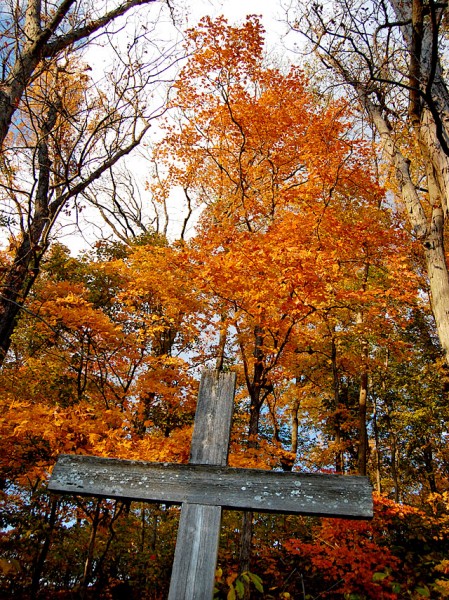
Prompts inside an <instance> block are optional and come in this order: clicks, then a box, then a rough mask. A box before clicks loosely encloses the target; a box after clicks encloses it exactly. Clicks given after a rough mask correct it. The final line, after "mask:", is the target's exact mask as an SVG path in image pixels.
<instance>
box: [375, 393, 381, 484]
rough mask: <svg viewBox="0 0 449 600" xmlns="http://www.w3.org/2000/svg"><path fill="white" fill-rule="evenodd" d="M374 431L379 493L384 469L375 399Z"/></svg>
mask: <svg viewBox="0 0 449 600" xmlns="http://www.w3.org/2000/svg"><path fill="white" fill-rule="evenodd" d="M373 431H374V456H375V466H374V468H375V470H376V491H377V493H378V494H381V493H382V471H381V464H380V446H379V428H378V426H377V406H376V400H375V399H374V406H373Z"/></svg>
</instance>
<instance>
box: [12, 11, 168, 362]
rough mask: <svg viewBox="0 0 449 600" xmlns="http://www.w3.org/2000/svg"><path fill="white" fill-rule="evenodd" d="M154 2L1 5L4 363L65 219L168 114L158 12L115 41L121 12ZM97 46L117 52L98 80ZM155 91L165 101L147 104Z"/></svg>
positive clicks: (165, 54)
mask: <svg viewBox="0 0 449 600" xmlns="http://www.w3.org/2000/svg"><path fill="white" fill-rule="evenodd" d="M147 4H151V2H148V1H146V0H145V1H143V0H132V1H130V2H124V3H119V4H117V5H116V6H114V7H112V8H111V10H109V11H107V12H105V13H104V14H101V11H97V10H96V9H95V8H94V7H93V6H90V5H89V3H87V2H75V1H73V0H69V1H66V2H60V3H50V4H48V3H47V4H45V6H43V5H41V2H40V1H39V0H30V1H29V2H27V3H23V4H15V3H13V2H10V3H4V4H3V7H2V11H3V13H2V19H1V27H2V34H3V40H4V43H3V44H2V49H1V53H2V64H3V70H2V76H3V82H2V86H1V91H0V104H1V106H2V109H1V111H0V113H1V118H0V121H1V122H0V140H1V145H2V158H1V165H0V168H1V173H0V189H1V194H2V204H3V207H4V208H2V213H1V216H2V219H1V224H2V226H5V227H7V228H8V231H9V237H10V247H11V248H10V249H11V253H10V254H9V262H7V263H6V264H4V266H3V269H2V280H1V292H0V362H3V360H4V358H5V356H6V353H7V351H8V348H9V345H10V339H11V334H12V332H13V330H14V328H15V326H16V323H17V317H18V315H19V312H20V309H21V307H22V306H23V304H24V302H25V300H26V298H27V295H28V294H29V291H30V289H31V287H32V286H33V284H34V281H35V279H36V276H37V274H38V272H39V268H40V263H41V260H42V257H43V256H44V255H45V252H46V250H47V249H48V245H49V242H50V240H51V235H52V234H53V232H54V230H55V226H56V225H57V223H59V222H60V220H61V216H62V215H64V216H65V217H67V216H68V215H70V213H71V212H73V211H76V210H77V209H78V205H79V201H80V199H81V198H82V195H83V194H85V193H87V191H88V188H89V186H90V185H92V183H94V182H96V181H97V180H98V179H99V178H100V177H101V176H102V175H103V173H108V172H109V171H110V170H111V168H112V167H113V166H114V165H115V164H116V163H117V162H118V161H119V160H120V159H121V158H123V157H124V156H126V155H127V154H129V153H130V152H131V151H132V150H133V149H134V148H136V146H138V145H139V143H140V142H141V140H142V139H143V136H144V135H145V133H146V132H147V130H148V128H149V127H150V122H151V120H152V119H154V118H155V117H156V116H157V115H158V114H160V112H161V111H163V105H164V94H163V90H162V88H161V86H162V82H163V80H164V79H169V77H168V76H167V77H165V75H164V72H165V70H166V69H167V68H168V67H169V65H170V64H171V61H172V59H173V56H174V55H173V47H172V45H169V47H168V48H167V47H166V46H164V45H162V44H161V46H160V48H157V46H156V45H155V44H152V39H151V38H152V35H153V34H154V28H155V25H156V24H157V21H158V19H159V12H156V13H152V12H148V8H146V10H147V16H146V17H144V18H142V19H141V22H140V23H139V25H134V26H133V25H132V24H131V25H130V26H129V27H128V28H127V29H126V31H127V32H128V36H127V39H126V42H125V41H123V42H122V41H119V39H118V38H117V44H115V41H114V40H115V39H116V38H115V37H114V35H113V32H114V31H115V30H116V31H119V30H120V26H119V23H118V19H119V18H120V17H123V16H124V15H127V14H131V11H132V10H135V9H137V7H138V6H139V5H147ZM142 15H143V13H142ZM116 21H117V25H116V24H115V23H116ZM133 27H134V29H133ZM121 35H122V39H123V36H124V35H125V33H124V32H122V34H121ZM94 43H95V44H97V45H98V48H100V49H101V47H102V45H103V46H104V45H105V44H106V45H107V46H108V47H110V48H111V49H112V50H113V52H114V53H115V57H116V58H115V60H114V64H113V66H112V68H111V70H110V71H108V72H106V73H104V76H103V79H102V81H101V82H100V83H99V82H98V77H92V75H93V69H92V67H91V66H90V65H89V64H88V62H87V61H88V60H89V59H88V58H87V52H88V50H89V49H90V48H92V46H93V44H94ZM122 45H125V46H126V48H125V49H124V50H123V51H122V50H121V48H120V46H122ZM151 48H153V51H152V52H151V51H150V50H151ZM155 48H156V50H154V49H155ZM157 88H161V89H160V93H159V92H158V93H157V94H156V90H157ZM150 90H151V93H153V94H154V98H156V97H157V95H159V102H156V101H155V100H153V101H152V102H151V101H150V100H149V98H148V96H149V94H150Z"/></svg>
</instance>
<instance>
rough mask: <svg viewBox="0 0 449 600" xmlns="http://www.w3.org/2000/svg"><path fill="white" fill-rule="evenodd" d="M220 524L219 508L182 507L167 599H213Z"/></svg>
mask: <svg viewBox="0 0 449 600" xmlns="http://www.w3.org/2000/svg"><path fill="white" fill-rule="evenodd" d="M220 525H221V507H220V506H202V505H199V504H183V505H182V511H181V518H180V521H179V529H178V538H177V540H176V550H175V558H174V561H173V571H172V578H171V581H170V593H169V595H168V600H181V599H182V600H187V599H188V600H210V599H211V598H212V597H213V591H214V584H215V568H216V562H217V554H218V542H219V540H220Z"/></svg>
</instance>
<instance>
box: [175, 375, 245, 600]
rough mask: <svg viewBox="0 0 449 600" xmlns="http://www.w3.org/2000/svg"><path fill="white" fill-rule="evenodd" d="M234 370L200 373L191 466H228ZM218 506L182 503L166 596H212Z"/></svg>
mask: <svg viewBox="0 0 449 600" xmlns="http://www.w3.org/2000/svg"><path fill="white" fill-rule="evenodd" d="M234 391H235V374H234V373H217V372H214V371H209V372H206V373H204V374H203V377H202V379H201V384H200V390H199V394H198V406H197V410H196V415H195V424H194V429H193V436H192V444H191V448H190V464H196V465H215V466H222V467H224V466H226V463H227V460H228V451H229V439H230V434H231V420H232V412H233V405H234ZM221 510H222V509H221V506H207V505H203V504H191V503H189V502H183V503H182V507H181V518H180V523H179V530H178V538H177V542H176V549H175V558H174V562H173V570H172V576H171V581H170V592H169V596H168V600H210V599H211V598H212V596H213V590H214V582H215V569H216V562H217V553H218V543H219V540H220V525H221Z"/></svg>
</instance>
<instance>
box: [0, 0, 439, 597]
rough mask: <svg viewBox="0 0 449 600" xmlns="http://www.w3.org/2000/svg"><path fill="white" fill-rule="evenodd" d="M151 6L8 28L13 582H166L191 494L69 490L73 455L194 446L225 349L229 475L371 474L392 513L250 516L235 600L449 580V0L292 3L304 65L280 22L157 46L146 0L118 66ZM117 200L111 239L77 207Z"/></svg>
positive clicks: (6, 452) (89, 585)
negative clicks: (108, 55)
mask: <svg viewBox="0 0 449 600" xmlns="http://www.w3.org/2000/svg"><path fill="white" fill-rule="evenodd" d="M146 4H148V5H151V4H152V2H141V1H139V2H135V1H134V2H124V3H122V4H117V5H116V6H115V8H111V9H110V12H107V13H105V14H103V15H100V14H98V12H96V11H95V10H94V8H93V6H90V5H89V6H88V3H87V2H82V1H81V0H80V1H79V2H74V1H72V2H70V1H68V2H61V3H55V5H54V6H52V7H50V5H49V4H48V5H45V6H46V9H45V11H44V9H43V8H42V7H41V5H40V3H39V2H38V1H37V0H36V1H34V0H29V2H28V3H24V4H23V5H22V4H18V5H17V7H15V5H14V6H13V3H10V4H8V5H7V6H8V7H9V9H10V10H11V11H12V12H11V13H10V20H9V21H8V20H5V21H4V22H3V21H2V25H1V26H2V27H3V35H4V39H5V43H4V46H3V50H2V51H1V52H3V55H2V56H3V61H4V62H3V64H4V65H5V66H4V73H3V84H2V85H3V87H1V88H0V102H3V103H6V104H5V105H8V106H9V110H10V113H11V115H10V117H9V118H6V117H5V116H4V117H2V118H4V129H5V136H4V138H3V146H2V154H1V162H0V190H1V194H2V205H1V207H0V219H1V222H0V225H1V227H2V228H3V230H4V231H5V232H7V234H8V243H7V245H5V247H4V248H3V249H2V251H1V254H0V277H1V279H0V286H1V292H0V341H1V353H0V359H1V370H0V390H1V395H0V399H1V401H0V431H1V436H0V445H1V448H0V494H1V495H0V498H1V513H0V517H1V529H0V548H1V555H0V595H1V596H2V597H5V598H9V597H11V598H15V597H17V598H30V599H31V598H33V599H35V598H46V599H47V598H48V599H51V598H149V599H154V600H159V599H162V598H165V597H167V593H168V586H169V579H170V570H171V564H172V560H173V552H174V543H175V539H176V531H177V524H178V519H179V509H178V508H176V507H169V506H166V505H164V504H160V505H150V504H144V503H137V502H133V503H131V504H130V503H127V502H123V501H120V500H105V499H98V498H81V497H76V496H66V497H62V496H56V495H50V494H49V493H48V491H47V484H48V479H49V476H50V474H51V471H52V468H53V466H54V464H55V462H56V460H57V457H58V456H59V455H60V454H86V455H96V456H103V457H115V458H126V459H134V460H145V461H151V462H173V463H186V462H187V461H188V460H189V451H190V439H191V434H192V425H193V419H194V414H195V408H196V398H197V392H198V384H199V378H200V374H201V372H202V371H203V369H205V368H211V369H217V370H222V371H233V372H235V373H236V376H237V392H236V396H235V408H234V417H233V425H232V436H231V451H230V456H229V465H230V466H233V467H240V468H257V469H271V470H273V469H275V470H278V471H297V472H314V473H335V474H340V475H348V474H357V475H363V476H367V477H368V478H369V480H370V482H371V485H372V487H373V490H374V505H375V515H374V518H373V520H372V521H357V522H356V521H347V520H344V519H325V518H321V519H319V518H312V517H308V516H300V517H298V516H295V517H292V516H288V517H287V516H275V515H266V514H264V515H262V514H254V515H252V519H251V521H250V527H249V529H248V518H246V521H245V518H243V520H242V514H241V513H237V512H232V511H226V512H225V513H224V516H223V523H222V533H221V540H220V551H219V556H218V564H217V575H216V594H215V598H217V599H220V598H227V599H232V598H237V597H238V598H248V597H252V598H276V599H284V600H286V599H288V598H291V599H292V598H301V599H304V600H306V599H312V598H320V597H322V598H335V599H337V598H347V599H351V600H358V599H373V600H374V599H378V598H385V599H392V600H393V599H400V598H413V599H419V598H426V597H427V598H440V597H447V596H449V563H448V560H447V553H448V549H449V539H448V535H449V496H448V492H449V483H448V477H449V472H448V470H449V454H448V450H447V444H446V438H447V436H448V431H449V429H448V426H449V406H448V391H449V379H448V362H447V360H448V359H447V357H448V348H449V345H448V342H447V339H449V338H446V335H447V333H446V319H447V315H448V314H449V312H448V310H447V298H449V297H448V296H446V293H449V292H446V290H449V276H448V272H447V266H446V254H445V249H444V242H445V238H446V220H447V197H446V196H447V193H446V183H445V180H446V176H447V173H448V172H449V169H446V161H447V160H448V156H449V153H448V152H447V151H446V148H447V147H446V146H445V144H446V142H445V139H446V126H447V111H446V104H445V102H446V92H447V90H446V86H445V78H444V73H445V72H444V58H445V54H444V49H445V46H444V42H445V36H446V20H447V15H446V7H445V6H443V5H440V4H435V3H434V2H433V0H431V1H430V3H429V4H426V5H424V4H423V3H422V2H420V0H413V2H402V3H396V2H395V1H393V0H391V2H389V3H387V4H385V3H380V2H379V3H377V2H373V3H369V5H367V4H365V3H363V2H359V1H358V0H357V1H355V0H354V2H352V3H351V4H350V5H349V4H348V3H346V2H343V0H336V1H335V2H333V3H330V4H326V5H325V6H324V5H323V6H322V5H320V4H319V3H318V4H314V6H313V7H312V9H311V10H310V11H309V12H308V13H307V14H303V12H304V11H303V7H302V5H300V3H297V5H296V3H292V7H291V11H290V12H289V13H288V14H286V15H285V19H286V22H289V23H290V28H291V33H292V35H294V36H299V35H305V37H306V38H307V39H308V41H309V43H310V44H311V46H310V49H309V50H310V54H308V55H307V59H304V60H303V62H302V63H301V65H298V64H286V62H285V61H280V60H279V61H276V60H273V59H272V58H269V57H267V54H266V50H265V32H264V29H263V27H262V25H261V22H260V19H259V18H258V17H256V16H249V17H247V19H246V20H245V21H244V22H243V23H242V24H240V25H235V24H232V23H230V22H228V21H227V20H226V19H225V18H224V17H220V18H217V19H212V18H208V17H206V18H204V19H203V20H202V21H201V22H200V23H199V24H198V26H196V27H195V28H193V29H189V30H187V31H185V32H184V41H183V45H182V47H181V46H179V45H176V46H175V45H170V44H169V45H165V46H163V45H158V43H159V42H157V41H156V38H155V39H152V37H151V36H152V34H153V32H154V31H156V29H155V28H156V25H157V21H158V19H161V18H162V17H161V14H162V13H160V12H158V11H155V12H151V11H152V10H153V8H154V7H153V6H146V7H145V10H146V12H143V13H142V14H145V15H146V21H145V23H140V24H139V27H138V26H137V25H133V27H134V29H133V31H132V32H131V33H130V36H131V37H130V38H129V39H131V42H129V43H128V45H126V50H125V51H124V54H123V53H122V50H121V49H120V48H119V44H118V43H117V45H116V46H115V50H116V53H117V57H118V62H117V63H116V65H121V67H120V69H119V68H118V67H116V68H115V70H112V71H111V73H110V74H109V76H108V77H106V78H105V79H104V80H102V81H100V82H98V81H96V80H95V77H94V73H92V72H91V68H90V66H89V64H88V63H87V62H86V60H85V56H83V55H82V52H81V49H82V48H81V46H83V45H86V46H88V45H89V44H91V43H93V42H92V39H93V38H92V35H93V36H94V38H95V36H96V35H97V33H98V35H100V33H101V35H102V36H105V38H106V39H107V40H108V43H111V44H113V45H114V43H115V42H114V40H115V39H118V38H115V37H114V36H115V35H116V33H114V32H113V28H112V24H113V23H114V21H115V19H118V18H119V17H120V16H121V15H124V14H126V13H127V11H128V10H133V9H135V8H136V7H137V6H138V5H146ZM5 6H6V5H5ZM14 7H15V9H16V12H14V11H13V8H14ZM166 8H167V11H168V12H167V14H168V15H170V18H175V17H174V16H173V13H172V12H170V9H173V7H172V6H170V4H169V3H168V4H167V6H166ZM347 9H351V10H350V12H349V13H348V12H346V11H347ZM5 10H6V9H5ZM139 10H140V9H139ZM139 14H141V13H140V12H139ZM130 22H131V23H134V21H133V20H130ZM150 23H152V27H150ZM109 25H111V28H109ZM376 27H377V29H376ZM389 32H390V33H391V37H388V33H389ZM376 36H377V37H376ZM14 43H15V44H16V46H14ZM149 46H151V47H153V49H154V48H156V49H157V52H156V53H155V54H153V55H152V57H151V59H147V58H144V56H146V53H147V52H148V47H149ZM14 48H15V49H14ZM307 50H308V49H307V47H305V51H307ZM393 59H394V61H393ZM382 60H383V62H382ZM28 61H31V62H30V63H29V66H28V67H27V69H28V70H27V75H26V77H25V75H24V73H18V69H20V68H25V67H26V65H27V63H28ZM175 64H177V65H178V70H177V71H176V70H174V69H173V66H174V65H175ZM322 66H324V67H325V74H324V75H323V73H322V70H321V67H322ZM387 68H388V72H387ZM382 69H383V70H382ZM407 69H408V70H407ZM19 83H20V84H21V85H22V88H21V89H19V87H20V86H19ZM162 84H163V85H162ZM8 86H9V87H8ZM18 86H19V87H18ZM156 90H157V91H156ZM161 90H163V92H162V91H161ZM8 94H9V96H8ZM14 94H15V95H14ZM155 97H156V98H157V101H156V104H157V106H155V104H154V102H155V100H154V98H155ZM152 98H153V100H151V99H152ZM393 106H394V108H393ZM4 115H6V112H5V113H4ZM150 124H153V125H157V127H158V136H157V140H155V141H154V142H152V143H151V144H149V143H148V144H146V142H145V140H146V139H147V138H146V137H145V136H146V135H147V132H148V130H149V127H150ZM137 147H140V154H141V157H143V158H140V159H139V162H138V164H139V167H138V168H139V169H141V168H142V166H141V165H142V164H144V165H145V169H146V181H147V183H146V187H145V189H143V188H142V186H139V184H138V182H137V180H136V179H135V177H134V175H135V174H133V173H132V165H133V159H130V160H128V162H127V163H126V165H123V163H121V162H120V161H121V159H122V158H123V157H125V155H128V154H130V156H133V155H132V151H134V150H135V149H136V148H137ZM142 160H144V162H143V163H142ZM134 164H137V163H134ZM136 168H137V167H136ZM173 194H176V195H177V197H178V198H182V201H183V203H184V212H183V217H182V218H181V219H180V223H179V228H178V235H177V236H168V234H167V223H168V222H167V219H170V216H169V213H168V208H167V207H168V204H169V202H170V199H171V198H172V197H173ZM87 207H91V208H87ZM94 209H95V210H96V211H97V212H96V213H95V215H97V217H96V218H98V219H99V220H102V219H104V221H102V222H104V223H105V224H106V225H107V228H108V231H109V232H110V235H109V236H108V237H103V238H101V237H100V238H98V239H97V240H96V241H95V243H94V244H93V245H92V247H90V248H86V249H85V250H84V251H82V252H80V253H78V254H75V253H73V252H71V250H70V248H69V247H68V246H67V245H65V244H64V238H63V237H60V238H59V239H58V236H57V235H56V233H57V231H58V227H57V223H58V222H59V220H60V219H61V218H66V219H69V220H70V219H71V220H78V219H79V220H80V222H82V218H83V210H94ZM80 211H81V212H80ZM194 215H196V216H197V218H196V220H195V221H193V216H194ZM106 225H105V227H106ZM105 230H106V229H105ZM188 232H189V233H188ZM445 278H446V279H445ZM245 523H246V524H245ZM244 531H246V532H248V531H249V532H250V546H248V539H246V538H247V536H245V535H243V533H242V532H244ZM251 538H252V540H251ZM245 540H246V541H245ZM245 544H246V545H247V547H246V548H245ZM245 552H246V553H245Z"/></svg>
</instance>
